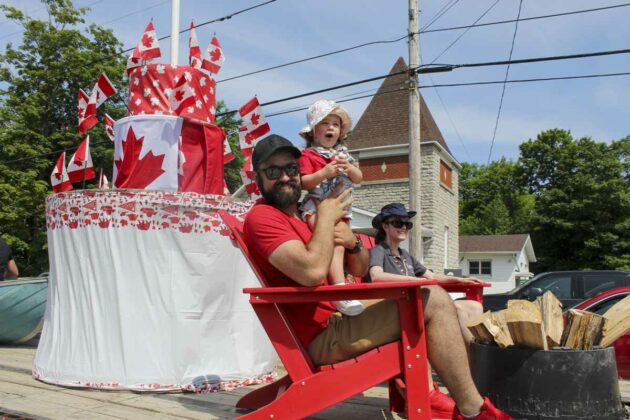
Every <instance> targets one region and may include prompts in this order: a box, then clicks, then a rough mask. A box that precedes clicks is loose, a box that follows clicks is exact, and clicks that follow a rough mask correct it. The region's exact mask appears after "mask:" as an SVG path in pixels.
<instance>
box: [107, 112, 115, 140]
mask: <svg viewBox="0 0 630 420" xmlns="http://www.w3.org/2000/svg"><path fill="white" fill-rule="evenodd" d="M115 122H116V121H114V119H113V118H112V117H110V116H109V115H107V114H105V120H104V123H105V134H107V137H109V139H110V140H111V141H114V123H115Z"/></svg>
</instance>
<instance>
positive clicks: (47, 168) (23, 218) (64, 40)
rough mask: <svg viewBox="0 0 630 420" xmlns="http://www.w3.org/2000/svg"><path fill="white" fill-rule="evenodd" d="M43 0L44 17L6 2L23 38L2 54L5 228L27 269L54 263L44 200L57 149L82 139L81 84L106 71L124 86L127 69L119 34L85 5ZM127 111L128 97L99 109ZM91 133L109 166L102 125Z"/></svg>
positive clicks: (0, 225)
mask: <svg viewBox="0 0 630 420" xmlns="http://www.w3.org/2000/svg"><path fill="white" fill-rule="evenodd" d="M43 3H44V4H45V6H46V7H47V10H48V19H47V20H46V21H41V20H35V19H31V18H30V17H28V16H26V15H24V14H23V13H22V12H20V11H19V10H17V9H15V8H12V7H8V6H4V5H0V10H1V11H2V12H3V13H4V14H5V16H6V17H7V19H10V20H12V21H14V22H16V23H18V24H20V25H21V26H22V27H23V29H24V32H23V35H22V43H21V44H20V45H19V46H13V45H12V44H8V45H7V47H6V51H5V52H4V54H2V55H0V63H1V70H0V82H2V86H3V89H2V91H0V203H2V205H1V206H0V233H2V236H3V238H5V239H6V240H7V242H8V243H9V244H10V246H11V247H12V248H13V251H14V253H15V254H16V258H17V261H18V264H19V265H20V271H21V272H22V273H24V275H29V274H31V275H32V274H36V273H37V272H39V271H46V270H47V269H48V259H47V250H46V225H45V210H44V203H45V199H46V195H48V194H49V193H50V192H51V188H50V183H49V179H50V173H51V172H52V168H53V166H54V164H55V162H56V160H57V157H58V155H59V154H60V152H59V150H63V149H73V148H76V147H77V146H78V144H79V143H80V141H81V137H80V136H79V135H78V133H77V91H78V89H79V88H83V89H84V90H87V91H89V90H90V89H91V88H92V86H93V85H94V82H95V81H96V78H97V76H98V74H99V73H101V72H105V73H106V74H107V75H108V76H109V77H110V79H111V81H112V83H113V84H114V85H115V86H116V87H117V88H118V89H119V90H120V88H122V86H123V85H122V80H121V79H122V75H123V74H124V69H125V64H124V57H122V56H121V55H120V54H119V51H120V46H121V45H120V43H119V42H118V40H117V39H116V37H115V36H114V35H113V33H112V32H111V31H110V30H108V29H104V28H102V27H99V26H97V25H90V26H88V27H84V20H83V18H82V16H83V15H84V14H85V12H86V9H85V8H79V9H75V8H74V7H73V5H72V2H71V1H69V0H46V1H44V2H43ZM125 110H126V108H125V106H124V104H123V103H122V102H114V103H111V102H110V103H108V104H105V105H103V106H102V107H101V109H99V113H102V112H107V113H109V114H110V115H111V116H112V117H114V118H119V117H121V116H123V115H124V114H125ZM101 116H102V114H101ZM89 134H90V143H91V154H92V159H93V161H94V165H95V167H96V168H97V169H98V168H111V167H112V155H113V150H112V147H111V142H110V141H109V140H108V139H107V137H106V136H105V133H104V130H103V126H102V125H97V126H96V127H94V128H93V129H92V130H90V132H89ZM72 151H73V150H70V151H69V153H68V154H71V153H72ZM67 158H69V156H67ZM94 182H95V181H94Z"/></svg>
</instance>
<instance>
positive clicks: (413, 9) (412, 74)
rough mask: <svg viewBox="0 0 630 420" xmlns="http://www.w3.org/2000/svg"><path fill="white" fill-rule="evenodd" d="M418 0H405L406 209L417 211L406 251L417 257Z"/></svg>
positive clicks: (419, 241) (419, 255) (419, 244)
mask: <svg viewBox="0 0 630 420" xmlns="http://www.w3.org/2000/svg"><path fill="white" fill-rule="evenodd" d="M418 2H419V0H409V68H410V69H414V70H411V71H409V209H410V210H414V211H416V212H418V214H417V215H416V217H415V219H414V224H415V225H416V229H412V230H411V231H410V232H409V237H410V240H411V243H410V247H409V249H410V252H411V255H413V256H414V257H416V258H417V259H418V260H419V261H422V260H423V255H422V223H421V221H422V212H421V211H420V204H421V202H422V200H421V197H420V190H421V188H420V185H421V183H420V178H421V173H422V171H421V154H420V91H419V90H418V74H417V73H416V71H415V69H418V67H419V66H420V35H419V34H418V27H419V25H418Z"/></svg>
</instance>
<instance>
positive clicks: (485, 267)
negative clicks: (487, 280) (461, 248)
mask: <svg viewBox="0 0 630 420" xmlns="http://www.w3.org/2000/svg"><path fill="white" fill-rule="evenodd" d="M468 274H470V275H473V274H477V275H483V274H485V275H488V276H490V275H492V261H468Z"/></svg>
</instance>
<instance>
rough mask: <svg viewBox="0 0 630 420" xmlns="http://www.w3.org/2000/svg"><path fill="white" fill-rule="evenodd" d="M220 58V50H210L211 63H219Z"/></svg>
mask: <svg viewBox="0 0 630 420" xmlns="http://www.w3.org/2000/svg"><path fill="white" fill-rule="evenodd" d="M220 58H221V50H220V49H218V48H215V49H214V50H212V52H211V53H210V59H211V60H212V61H219V59H220Z"/></svg>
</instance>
